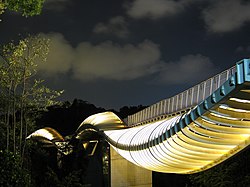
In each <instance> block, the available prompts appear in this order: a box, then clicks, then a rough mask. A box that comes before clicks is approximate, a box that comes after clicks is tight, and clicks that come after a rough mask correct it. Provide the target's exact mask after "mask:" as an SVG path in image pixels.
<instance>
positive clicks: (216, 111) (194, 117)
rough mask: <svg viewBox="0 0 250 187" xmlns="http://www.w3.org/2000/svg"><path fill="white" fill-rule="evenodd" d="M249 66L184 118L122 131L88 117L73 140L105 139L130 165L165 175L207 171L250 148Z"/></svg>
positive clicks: (114, 120)
mask: <svg viewBox="0 0 250 187" xmlns="http://www.w3.org/2000/svg"><path fill="white" fill-rule="evenodd" d="M249 64H250V61H249V60H245V61H244V62H243V63H241V64H239V65H237V72H236V73H235V74H234V75H233V76H231V77H230V78H229V79H228V80H227V81H226V82H225V83H224V84H222V86H221V87H220V88H219V89H217V90H216V91H214V92H213V93H212V94H211V95H210V96H209V97H207V98H206V99H205V100H203V101H202V102H200V104H198V105H197V106H194V107H193V108H192V109H191V110H189V111H188V112H186V113H183V114H178V115H174V116H169V117H167V118H165V119H161V120H158V121H157V120H155V121H153V120H152V121H151V122H148V123H147V124H144V125H138V126H134V127H130V128H128V127H126V126H125V124H124V122H123V121H122V120H120V119H119V118H118V117H117V116H116V115H115V114H113V113H112V112H105V113H100V114H96V115H92V116H90V117H89V118H87V119H86V120H84V121H83V123H82V124H81V125H80V126H79V128H78V129H77V131H76V134H77V136H76V138H78V139H84V136H85V134H86V133H87V132H89V131H95V132H98V133H100V134H101V135H103V136H104V137H105V139H106V140H107V141H108V142H109V143H110V145H111V146H113V147H114V149H115V150H116V151H117V152H118V153H119V154H120V155H121V156H123V157H124V158H126V159H127V160H129V161H130V162H132V163H134V164H136V165H138V166H141V167H144V168H146V169H149V170H153V171H158V172H166V173H183V174H188V173H195V172H200V171H203V170H206V169H208V168H211V167H213V166H215V165H217V164H219V163H221V162H222V161H224V160H225V159H227V158H229V157H231V156H233V155H234V154H236V153H237V152H239V151H241V150H242V149H244V148H245V147H247V146H248V145H249V144H250V84H249V83H250V69H249V67H250V66H249Z"/></svg>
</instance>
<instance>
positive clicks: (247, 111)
mask: <svg viewBox="0 0 250 187" xmlns="http://www.w3.org/2000/svg"><path fill="white" fill-rule="evenodd" d="M219 108H221V109H225V110H230V111H233V112H242V113H250V110H244V109H238V108H231V107H228V106H225V105H220V106H219Z"/></svg>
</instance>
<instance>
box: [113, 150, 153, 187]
mask: <svg viewBox="0 0 250 187" xmlns="http://www.w3.org/2000/svg"><path fill="white" fill-rule="evenodd" d="M110 161H111V163H110V164H111V187H151V186H152V171H149V170H146V169H144V168H141V167H138V166H136V165H134V164H132V163H130V162H129V161H127V160H125V159H124V158H123V157H121V156H120V155H119V154H118V153H117V152H116V151H115V150H114V149H113V148H112V147H111V148H110Z"/></svg>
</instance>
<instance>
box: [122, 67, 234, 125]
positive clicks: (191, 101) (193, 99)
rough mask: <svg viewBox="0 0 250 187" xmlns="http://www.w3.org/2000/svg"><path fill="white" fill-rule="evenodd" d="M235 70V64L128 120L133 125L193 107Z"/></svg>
mask: <svg viewBox="0 0 250 187" xmlns="http://www.w3.org/2000/svg"><path fill="white" fill-rule="evenodd" d="M235 72H236V66H233V67H231V68H229V69H227V70H225V71H223V72H221V73H219V74H217V75H215V76H213V77H211V78H209V79H207V80H206V81H203V82H201V83H200V84H197V85H195V86H194V87H192V88H189V89H187V90H185V91H184V92H181V93H179V94H178V95H175V96H173V97H170V98H168V99H164V100H162V101H160V102H158V103H156V104H153V105H151V106H149V107H147V108H145V109H143V110H141V111H140V112H137V113H136V114H133V115H130V116H128V118H127V119H126V121H127V123H128V125H129V126H131V125H135V124H138V123H141V122H143V121H147V120H150V119H153V118H155V117H158V116H161V115H168V114H172V113H176V112H179V111H182V110H185V109H188V108H191V107H193V106H195V105H197V104H199V103H200V102H201V101H203V100H204V99H206V98H207V97H208V96H210V95H211V94H212V93H213V92H214V91H215V90H217V89H218V88H219V87H220V86H221V85H222V84H223V83H224V82H226V80H228V79H229V77H231V76H232V75H233V74H234V73H235Z"/></svg>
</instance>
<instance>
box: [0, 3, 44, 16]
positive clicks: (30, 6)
mask: <svg viewBox="0 0 250 187" xmlns="http://www.w3.org/2000/svg"><path fill="white" fill-rule="evenodd" d="M44 1H45V0H3V1H1V2H0V15H1V14H3V13H4V11H5V10H6V9H9V10H12V11H15V12H20V13H21V14H22V16H25V17H28V16H35V15H39V14H41V11H42V7H43V4H44Z"/></svg>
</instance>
